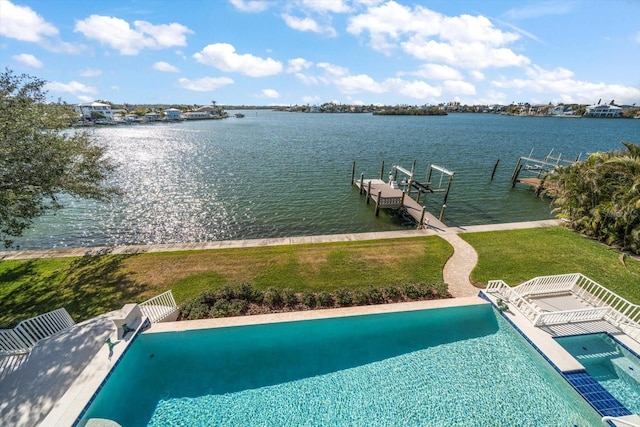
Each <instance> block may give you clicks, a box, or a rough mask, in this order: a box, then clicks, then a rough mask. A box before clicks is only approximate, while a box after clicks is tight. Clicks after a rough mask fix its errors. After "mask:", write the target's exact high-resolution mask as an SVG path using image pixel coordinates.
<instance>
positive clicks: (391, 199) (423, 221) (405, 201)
mask: <svg viewBox="0 0 640 427" xmlns="http://www.w3.org/2000/svg"><path fill="white" fill-rule="evenodd" d="M353 185H355V186H357V187H358V188H359V189H360V194H364V195H365V196H366V198H367V203H369V200H373V201H374V203H375V204H376V215H378V213H379V210H380V209H404V210H405V211H406V212H407V213H408V214H409V215H411V217H413V219H415V220H416V222H417V224H418V229H429V228H430V229H435V230H440V231H441V230H444V229H445V228H447V226H446V225H445V224H444V223H443V222H442V221H440V220H439V219H438V218H436V217H435V216H434V215H433V214H431V213H430V212H429V211H427V210H426V209H425V208H424V207H423V206H422V205H420V204H419V203H418V202H416V201H415V200H414V199H412V198H411V197H410V196H408V195H407V194H406V193H405V192H403V191H402V190H401V189H400V188H394V187H392V186H391V185H390V184H389V183H387V182H385V181H383V180H381V179H364V178H362V177H361V178H360V179H354V180H353Z"/></svg>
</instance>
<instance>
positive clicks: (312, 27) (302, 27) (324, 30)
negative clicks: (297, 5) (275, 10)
mask: <svg viewBox="0 0 640 427" xmlns="http://www.w3.org/2000/svg"><path fill="white" fill-rule="evenodd" d="M281 16H282V19H283V20H284V23H285V24H287V27H289V28H293V29H294V30H298V31H311V32H312V33H318V34H327V35H328V36H330V37H335V36H336V35H337V33H336V30H335V29H334V28H333V27H330V26H324V27H323V26H321V25H320V24H318V23H317V22H316V21H315V20H314V19H312V18H309V17H306V18H298V17H295V16H292V15H289V14H286V13H283V14H282V15H281Z"/></svg>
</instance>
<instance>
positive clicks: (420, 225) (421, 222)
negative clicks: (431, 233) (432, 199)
mask: <svg viewBox="0 0 640 427" xmlns="http://www.w3.org/2000/svg"><path fill="white" fill-rule="evenodd" d="M426 210H427V209H426V208H425V207H424V206H423V207H422V212H421V213H420V222H419V223H418V230H422V229H423V228H424V226H423V225H424V214H425V212H426Z"/></svg>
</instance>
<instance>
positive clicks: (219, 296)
mask: <svg viewBox="0 0 640 427" xmlns="http://www.w3.org/2000/svg"><path fill="white" fill-rule="evenodd" d="M236 294H237V291H236V290H235V289H234V288H232V287H231V286H230V285H225V286H223V287H221V288H220V289H218V291H217V292H216V293H215V296H216V300H226V301H231V300H232V299H234V298H237V297H236ZM216 302H217V301H216Z"/></svg>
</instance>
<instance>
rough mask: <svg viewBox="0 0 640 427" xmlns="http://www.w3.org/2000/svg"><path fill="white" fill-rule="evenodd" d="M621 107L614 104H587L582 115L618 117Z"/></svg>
mask: <svg viewBox="0 0 640 427" xmlns="http://www.w3.org/2000/svg"><path fill="white" fill-rule="evenodd" d="M620 113H622V108H620V107H617V106H615V105H607V104H596V105H589V106H588V107H587V111H585V113H584V117H620Z"/></svg>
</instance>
